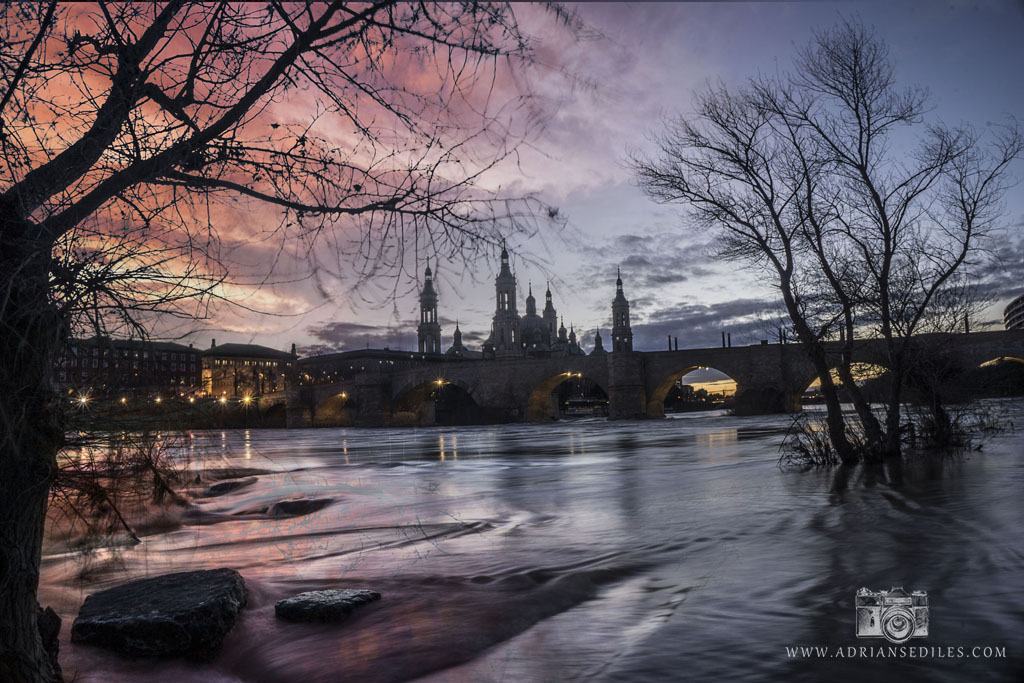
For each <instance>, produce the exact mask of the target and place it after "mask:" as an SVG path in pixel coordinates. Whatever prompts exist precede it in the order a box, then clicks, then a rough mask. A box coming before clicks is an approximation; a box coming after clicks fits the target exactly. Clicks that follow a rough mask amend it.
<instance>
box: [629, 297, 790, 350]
mask: <svg viewBox="0 0 1024 683" xmlns="http://www.w3.org/2000/svg"><path fill="white" fill-rule="evenodd" d="M780 325H782V318H781V316H780V314H779V311H778V309H777V307H776V306H775V305H773V304H772V303H771V302H768V301H765V300H762V299H735V300H733V301H728V302H725V303H721V304H715V305H702V304H679V305H676V306H667V307H663V308H659V309H655V310H653V311H651V312H650V313H649V314H648V316H647V321H646V322H641V323H636V324H634V325H633V347H634V348H635V349H637V350H638V351H656V350H659V349H664V348H666V346H667V344H668V337H669V336H670V335H671V336H672V338H673V342H675V338H676V337H678V338H679V348H710V347H715V346H721V344H722V332H726V333H727V334H731V335H732V343H733V346H742V345H745V344H756V343H759V342H760V341H761V340H762V339H768V340H770V341H773V342H774V341H776V340H777V339H778V328H779V326H780Z"/></svg>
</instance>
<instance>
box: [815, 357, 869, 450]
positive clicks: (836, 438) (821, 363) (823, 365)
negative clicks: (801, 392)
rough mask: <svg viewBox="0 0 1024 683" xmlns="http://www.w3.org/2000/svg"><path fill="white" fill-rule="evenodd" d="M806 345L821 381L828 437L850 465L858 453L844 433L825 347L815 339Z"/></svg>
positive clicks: (842, 419) (844, 426)
mask: <svg viewBox="0 0 1024 683" xmlns="http://www.w3.org/2000/svg"><path fill="white" fill-rule="evenodd" d="M807 346H808V355H809V356H810V359H811V363H812V364H813V365H814V370H815V371H816V372H817V373H818V378H819V380H820V381H821V395H822V396H823V397H824V398H825V408H826V418H825V419H826V424H827V425H828V438H829V440H830V441H831V442H832V447H833V448H835V449H836V453H837V454H838V455H839V459H840V460H841V461H842V462H843V464H844V465H851V464H853V463H855V462H857V460H858V454H857V450H856V449H855V448H854V447H853V444H851V443H850V439H849V438H848V437H847V435H846V420H845V419H844V418H843V406H842V405H841V403H840V401H839V390H838V389H837V388H836V385H835V382H833V381H832V374H831V373H832V368H830V367H829V364H828V359H827V358H826V356H825V349H824V347H823V346H822V345H821V343H819V342H817V341H815V342H812V343H811V344H808V345H807Z"/></svg>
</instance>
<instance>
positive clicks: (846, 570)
mask: <svg viewBox="0 0 1024 683" xmlns="http://www.w3.org/2000/svg"><path fill="white" fill-rule="evenodd" d="M990 405H992V406H996V408H997V409H998V410H1000V411H1002V414H1003V418H1002V419H1003V420H1005V421H1006V422H1007V424H1009V423H1010V422H1015V423H1016V424H1017V425H1018V426H1022V425H1024V401H1019V400H1018V401H1010V402H1005V401H1004V402H990ZM787 424H788V418H786V417H785V416H766V417H731V416H728V415H725V414H720V413H691V414H686V415H680V416H674V417H670V418H668V419H665V420H661V421H649V422H606V421H602V420H593V421H566V422H559V423H554V424H550V425H503V426H486V427H445V428H434V429H402V430H397V429H396V430H387V429H320V430H289V431H286V430H262V431H255V430H254V431H242V430H238V431H226V432H221V431H209V432H196V433H193V434H192V435H191V436H190V439H189V443H188V446H187V447H185V449H184V451H186V452H185V453H183V454H184V455H187V456H188V457H189V458H190V462H191V465H190V466H191V467H193V468H196V469H198V470H202V469H209V468H223V467H226V466H227V467H238V468H242V467H244V468H254V469H255V470H256V471H257V472H258V471H264V472H265V473H262V474H257V476H256V479H257V480H256V482H255V483H253V484H251V485H250V486H247V487H244V488H241V489H238V490H236V491H233V492H231V493H229V494H227V495H224V496H220V497H215V498H201V499H197V500H196V501H195V503H194V508H193V511H192V512H191V513H190V514H189V515H188V516H186V517H185V518H184V519H183V521H182V524H180V525H171V526H169V528H168V529H167V530H165V531H162V532H159V533H151V534H149V535H147V536H144V537H143V542H142V543H141V544H139V545H136V546H134V547H123V548H117V549H113V550H111V549H101V550H99V551H95V552H93V553H92V554H90V555H89V556H88V557H86V558H84V559H83V558H82V557H80V556H75V555H69V554H61V553H53V554H51V555H48V556H47V557H45V558H44V568H43V577H42V585H41V601H42V603H43V604H49V605H53V606H54V607H55V608H56V609H57V610H58V612H59V613H61V615H62V617H63V618H64V627H63V630H62V643H61V662H62V666H63V667H64V671H65V676H66V678H67V680H75V681H77V682H79V683H87V682H94V681H95V682H103V683H109V682H110V681H122V680H124V681H207V682H218V683H223V682H228V681H266V682H286V681H287V682H292V681H298V682H300V683H314V682H319V681H340V680H351V681H405V680H417V681H430V682H432V683H433V682H440V681H458V682H461V681H466V682H470V681H472V682H478V681H480V682H484V681H572V680H602V681H764V680H778V681H823V680H831V681H872V682H873V683H880V682H882V681H899V682H901V683H903V682H904V681H907V680H931V681H962V680H1005V681H1021V680H1024V660H1022V655H1024V496H1022V495H1021V493H1022V488H1024V486H1022V485H1024V432H1021V431H1020V430H1019V429H1018V431H1016V432H1014V431H1008V432H1004V433H1002V434H999V435H997V436H995V437H993V438H992V439H991V440H989V441H987V442H985V444H984V446H983V448H982V449H981V450H980V451H972V452H970V453H967V454H963V455H960V456H945V457H941V458H923V457H917V458H911V459H908V460H907V462H905V463H904V464H903V465H902V467H894V466H889V467H887V468H885V469H882V470H880V471H875V470H862V469H857V470H856V471H854V472H852V473H849V476H848V477H846V478H845V481H844V482H837V480H836V476H837V471H836V470H832V471H811V472H797V471H785V470H781V469H779V468H778V466H777V464H776V463H777V459H778V445H779V443H780V441H781V439H782V435H783V432H784V430H785V428H786V425H787ZM296 497H307V498H316V499H321V500H324V501H328V500H329V501H330V502H329V504H328V505H327V506H326V507H323V508H322V509H320V510H318V511H316V512H314V513H312V514H309V515H305V516H299V517H288V518H271V517H268V516H267V515H266V514H263V513H262V511H263V510H266V509H267V508H268V506H270V505H272V504H273V503H274V502H276V501H279V500H282V499H290V498H296ZM83 563H87V564H89V571H88V572H83V571H82V566H83ZM212 567H231V568H234V569H237V570H238V571H239V572H241V574H242V575H243V576H244V577H245V580H246V583H247V585H248V587H249V593H250V594H249V604H248V606H247V607H246V608H245V610H244V611H243V613H242V616H241V618H240V620H239V622H238V624H237V625H236V626H235V628H234V629H233V631H232V632H231V633H230V634H229V635H228V637H227V640H226V641H225V644H224V646H223V648H222V649H221V651H220V653H219V654H218V655H217V656H216V657H215V658H214V659H213V660H212V661H210V662H207V663H202V664H197V663H190V662H185V661H182V660H166V661H157V662H154V661H151V660H131V659H126V658H122V657H120V656H118V655H114V654H111V653H108V652H105V651H103V650H99V649H96V648H93V647H89V646H81V645H72V644H70V643H69V642H68V641H67V638H68V632H69V630H70V623H71V620H72V619H73V618H74V615H75V614H76V612H77V609H78V606H79V605H80V604H81V601H82V599H84V596H85V595H86V594H88V593H91V592H94V591H96V590H98V589H101V588H104V587H107V586H110V585H114V584H116V583H120V582H122V581H125V580H126V579H128V578H133V577H137V576H147V575H154V574H159V573H163V572H168V571H182V570H188V569H197V568H212ZM83 575H84V576H86V577H87V578H85V579H82V578H81V576H83ZM76 577H78V578H76ZM894 586H902V587H905V588H906V589H907V590H908V591H910V590H923V591H927V593H928V599H929V604H930V631H929V634H928V636H927V637H924V638H913V639H911V640H910V641H909V642H907V643H906V645H905V648H906V650H905V651H904V654H905V655H907V656H904V657H899V656H882V657H879V656H877V655H878V654H879V650H880V651H881V654H882V655H891V654H899V653H898V652H896V653H894V652H893V651H886V647H887V646H888V643H887V642H886V641H885V640H884V639H882V638H857V637H856V635H855V619H854V612H855V608H854V594H855V592H856V591H857V589H859V588H861V587H868V588H870V589H873V590H881V589H888V588H891V587H894ZM331 587H353V588H372V589H375V590H377V591H379V592H380V593H381V594H382V596H383V597H382V599H381V600H380V601H378V602H376V603H373V604H372V605H369V606H367V607H364V608H361V611H360V612H357V614H356V615H355V616H353V617H352V618H351V619H350V620H348V621H347V622H345V623H343V624H340V625H296V624H286V623H283V622H277V621H275V618H274V616H273V605H274V602H275V601H276V600H279V599H281V598H283V597H286V596H289V595H292V594H295V593H298V592H301V591H304V590H313V589H320V588H331ZM800 646H804V647H813V646H819V647H824V648H828V649H827V651H826V656H825V657H818V656H813V655H812V656H801V655H800V654H799V651H797V653H796V656H790V655H791V652H790V651H789V650H787V648H793V647H800ZM911 646H913V647H914V648H915V649H914V651H913V652H914V654H913V656H909V653H910V650H909V648H910V647H911ZM861 647H874V648H875V650H876V651H875V652H874V653H872V651H870V650H868V651H866V652H865V653H864V654H868V655H870V654H875V655H876V656H874V657H871V656H859V655H860V654H861V651H860V650H859V648H861ZM950 648H952V649H950ZM957 648H960V649H959V650H958V649H957ZM975 648H978V649H977V650H976V649H975ZM984 648H995V650H993V651H991V652H990V654H993V655H994V656H992V657H989V658H985V657H984V654H985V652H986V651H985V649H984ZM998 648H1003V652H1004V653H1005V657H1000V656H995V655H998V654H999V650H998ZM808 652H813V651H808ZM837 653H838V655H841V656H838V655H837ZM958 653H961V654H963V655H964V656H957V655H958ZM975 653H977V654H979V655H981V656H980V657H972V656H971V655H972V654H975ZM851 655H852V656H851ZM940 655H941V656H940ZM950 655H953V656H950Z"/></svg>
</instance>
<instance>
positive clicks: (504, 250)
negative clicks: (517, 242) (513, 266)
mask: <svg viewBox="0 0 1024 683" xmlns="http://www.w3.org/2000/svg"><path fill="white" fill-rule="evenodd" d="M501 260H502V261H508V249H507V248H506V247H505V240H504V239H502V240H501Z"/></svg>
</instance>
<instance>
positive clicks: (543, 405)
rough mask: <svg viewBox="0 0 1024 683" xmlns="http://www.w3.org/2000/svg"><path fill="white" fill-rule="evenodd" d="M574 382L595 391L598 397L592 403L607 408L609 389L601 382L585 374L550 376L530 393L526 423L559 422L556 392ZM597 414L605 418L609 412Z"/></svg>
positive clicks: (568, 373)
mask: <svg viewBox="0 0 1024 683" xmlns="http://www.w3.org/2000/svg"><path fill="white" fill-rule="evenodd" d="M573 381H577V382H580V384H581V386H582V387H583V388H584V389H585V390H587V391H590V390H593V393H594V394H595V395H596V396H595V400H594V401H591V402H590V403H594V404H601V403H602V402H603V404H604V405H605V406H607V401H608V396H609V393H608V389H607V387H605V386H604V385H603V384H602V383H601V382H600V381H598V380H595V379H594V378H593V377H591V376H590V375H588V374H587V373H584V372H575V371H573V372H560V373H558V374H557V375H550V376H548V377H546V378H544V379H542V380H541V381H540V382H538V383H537V384H536V385H534V387H533V390H532V391H530V395H529V396H528V397H527V399H526V408H525V410H524V416H525V418H526V421H527V422H549V421H551V420H557V419H558V416H559V413H560V406H559V404H558V397H557V396H556V394H555V392H556V390H557V389H558V388H559V387H561V386H562V385H563V384H565V383H566V382H573ZM595 407H598V406H595ZM595 414H600V415H602V416H604V415H606V414H607V412H606V411H599V412H597V413H595Z"/></svg>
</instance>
